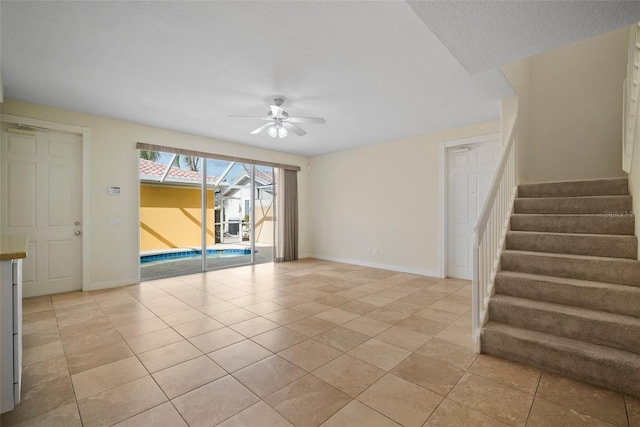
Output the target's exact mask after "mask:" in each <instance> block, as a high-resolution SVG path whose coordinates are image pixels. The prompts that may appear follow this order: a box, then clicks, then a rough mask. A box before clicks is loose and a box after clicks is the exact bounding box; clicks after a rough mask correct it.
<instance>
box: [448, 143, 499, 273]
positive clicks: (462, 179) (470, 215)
mask: <svg viewBox="0 0 640 427" xmlns="http://www.w3.org/2000/svg"><path fill="white" fill-rule="evenodd" d="M443 148H444V153H443V154H444V159H443V160H444V167H445V170H444V172H445V173H444V176H445V179H444V184H445V192H444V193H445V202H444V203H443V208H444V210H445V213H444V222H445V224H444V230H445V235H446V238H445V239H444V241H445V249H444V251H443V252H444V255H445V259H446V261H445V263H444V264H445V265H444V268H445V271H444V273H445V276H447V277H454V278H459V279H466V280H471V278H472V275H473V230H474V227H475V225H476V222H477V220H478V215H479V214H480V210H481V209H482V206H483V203H484V201H485V198H486V195H487V191H488V189H489V186H490V185H491V180H492V179H493V175H494V173H495V168H496V165H497V164H498V161H499V159H500V153H501V144H500V135H499V134H491V135H485V136H481V137H475V138H468V139H464V140H458V141H450V142H448V143H446V144H444V146H443Z"/></svg>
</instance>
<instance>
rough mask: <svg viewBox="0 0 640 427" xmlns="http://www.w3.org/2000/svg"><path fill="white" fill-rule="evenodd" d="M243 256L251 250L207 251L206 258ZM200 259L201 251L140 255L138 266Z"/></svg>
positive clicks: (249, 253)
mask: <svg viewBox="0 0 640 427" xmlns="http://www.w3.org/2000/svg"><path fill="white" fill-rule="evenodd" d="M256 252H258V250H256ZM243 255H251V249H250V248H245V249H207V258H229V257H237V256H243ZM200 258H202V251H201V250H196V249H193V250H188V251H180V252H168V253H164V254H153V255H140V264H149V263H157V262H167V261H179V260H186V259H200Z"/></svg>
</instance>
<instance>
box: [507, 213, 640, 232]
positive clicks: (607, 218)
mask: <svg viewBox="0 0 640 427" xmlns="http://www.w3.org/2000/svg"><path fill="white" fill-rule="evenodd" d="M510 224H511V230H513V231H540V232H548V233H586V234H616V235H633V234H634V233H635V219H634V217H633V216H617V215H600V214H581V215H579V214H513V215H511V221H510Z"/></svg>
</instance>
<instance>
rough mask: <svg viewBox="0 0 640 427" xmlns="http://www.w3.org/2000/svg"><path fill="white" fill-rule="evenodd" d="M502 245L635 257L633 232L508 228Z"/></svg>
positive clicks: (514, 247)
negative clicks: (540, 230) (551, 230)
mask: <svg viewBox="0 0 640 427" xmlns="http://www.w3.org/2000/svg"><path fill="white" fill-rule="evenodd" d="M505 247H506V248H507V249H511V250H522V251H531V252H549V253H561V254H562V253H563V254H570V255H591V256H602V257H611V258H628V259H637V258H638V239H637V238H636V236H629V235H617V234H584V233H547V232H538V231H509V232H507V236H506V246H505Z"/></svg>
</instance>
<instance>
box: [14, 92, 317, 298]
mask: <svg viewBox="0 0 640 427" xmlns="http://www.w3.org/2000/svg"><path fill="white" fill-rule="evenodd" d="M2 113H3V114H11V115H15V116H22V117H29V118H33V119H39V120H46V121H50V122H55V123H64V124H68V125H74V126H82V127H87V128H89V129H90V131H91V144H90V151H89V152H90V165H89V168H90V175H91V178H90V183H89V186H90V190H91V199H90V205H91V207H90V224H88V227H87V224H85V230H84V231H85V232H89V233H90V234H89V238H90V242H91V244H90V248H89V251H90V259H89V269H90V279H89V283H85V284H84V287H85V289H98V288H104V287H110V286H119V285H124V284H130V283H136V282H137V280H138V234H139V224H138V154H137V151H136V148H135V146H136V142H138V141H141V142H148V143H153V144H159V145H166V146H174V147H182V148H189V149H193V150H200V151H206V152H215V153H219V154H224V155H230V156H238V157H245V158H251V159H256V160H263V161H270V162H277V163H286V164H291V165H297V166H300V167H302V169H303V170H306V165H307V163H308V161H307V159H306V158H305V157H301V156H295V155H291V154H285V153H280V152H275V151H269V150H263V149H259V148H255V147H250V146H246V145H240V144H233V143H230V142H223V141H217V140H213V139H209V138H203V137H198V136H194V135H189V134H184V133H180V132H173V131H169V130H165V129H159V128H154V127H150V126H143V125H138V124H133V123H128V122H123V121H118V120H111V119H106V118H103V117H97V116H92V115H88V114H81V113H75V112H71V111H66V110H61V109H56V108H51V107H47V106H43V105H36V104H29V103H25V102H20V101H15V100H10V99H5V100H4V103H3V104H2ZM298 178H299V182H298V186H299V209H300V250H299V252H300V255H301V256H306V255H307V254H309V252H310V248H309V246H308V244H309V224H308V222H307V218H308V211H307V207H308V206H309V200H308V194H309V192H308V191H307V189H308V175H307V174H306V172H300V173H299V174H298ZM110 185H117V186H120V187H121V191H122V193H121V195H120V196H119V197H114V196H109V195H108V194H107V187H108V186H110ZM110 217H119V218H121V224H120V225H117V226H115V225H109V221H108V219H109V218H110ZM87 228H88V230H87ZM112 261H116V262H117V263H118V265H119V266H120V267H119V269H117V270H112V269H111V263H112Z"/></svg>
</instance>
